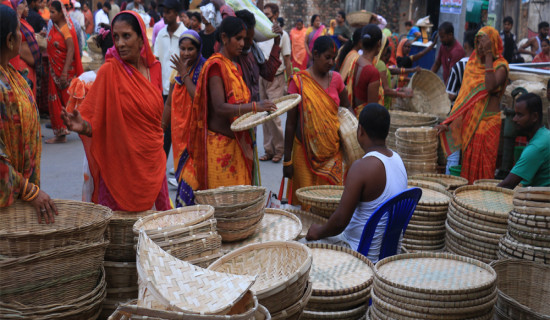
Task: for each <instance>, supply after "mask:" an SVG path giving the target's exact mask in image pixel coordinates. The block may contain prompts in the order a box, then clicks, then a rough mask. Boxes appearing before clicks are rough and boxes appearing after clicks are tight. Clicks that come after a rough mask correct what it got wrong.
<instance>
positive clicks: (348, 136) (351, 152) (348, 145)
mask: <svg viewBox="0 0 550 320" xmlns="http://www.w3.org/2000/svg"><path fill="white" fill-rule="evenodd" d="M338 120H339V121H340V127H339V128H338V134H339V135H340V147H341V148H342V151H343V155H344V161H345V162H346V163H347V164H348V166H351V164H352V163H353V162H354V161H355V160H358V159H361V158H362V157H363V155H365V151H364V150H363V148H361V146H360V145H359V141H357V126H358V125H359V122H358V121H357V117H355V115H354V114H353V113H351V111H349V110H348V109H347V108H342V107H339V108H338Z"/></svg>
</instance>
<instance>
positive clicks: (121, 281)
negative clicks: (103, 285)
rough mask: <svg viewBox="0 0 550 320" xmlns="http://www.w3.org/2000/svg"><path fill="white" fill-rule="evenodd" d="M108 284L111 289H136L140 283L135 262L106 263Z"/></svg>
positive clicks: (104, 263) (104, 264)
mask: <svg viewBox="0 0 550 320" xmlns="http://www.w3.org/2000/svg"><path fill="white" fill-rule="evenodd" d="M103 266H104V267H105V275H106V282H107V286H108V287H109V288H127V287H135V286H137V283H138V277H137V269H136V263H135V262H117V261H104V262H103Z"/></svg>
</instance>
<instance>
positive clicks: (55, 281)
mask: <svg viewBox="0 0 550 320" xmlns="http://www.w3.org/2000/svg"><path fill="white" fill-rule="evenodd" d="M106 247H107V242H103V241H102V242H96V243H80V244H75V245H71V246H65V247H61V248H54V249H50V250H46V251H42V252H39V253H35V254H31V255H28V256H24V257H19V258H8V259H3V260H0V283H2V287H1V288H0V301H2V302H4V303H11V304H17V305H20V306H35V307H37V306H42V305H50V304H55V303H59V302H60V301H70V300H74V299H77V298H78V297H81V296H83V295H85V294H88V293H89V292H91V291H92V290H93V289H94V288H95V287H96V286H97V282H98V280H99V278H100V273H101V270H102V266H103V255H104V254H105V248H106Z"/></svg>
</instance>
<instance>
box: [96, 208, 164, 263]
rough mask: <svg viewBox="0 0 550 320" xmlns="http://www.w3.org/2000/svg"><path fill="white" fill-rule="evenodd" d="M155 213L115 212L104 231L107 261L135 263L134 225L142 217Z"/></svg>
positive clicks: (150, 211)
mask: <svg viewBox="0 0 550 320" xmlns="http://www.w3.org/2000/svg"><path fill="white" fill-rule="evenodd" d="M154 212H155V211H152V210H148V211H142V212H126V211H115V212H113V217H112V218H111V221H110V222H109V225H108V226H107V229H106V230H105V238H106V239H107V240H109V246H108V247H107V250H106V251H105V260H107V261H121V262H126V261H136V249H135V245H136V244H135V240H134V238H135V235H134V231H133V228H134V224H135V223H136V222H137V221H138V220H139V219H140V218H142V217H145V216H147V215H150V214H153V213H154Z"/></svg>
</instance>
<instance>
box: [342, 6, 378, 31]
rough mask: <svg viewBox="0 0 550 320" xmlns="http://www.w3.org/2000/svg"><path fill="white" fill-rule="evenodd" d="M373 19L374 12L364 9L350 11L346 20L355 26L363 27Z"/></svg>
mask: <svg viewBox="0 0 550 320" xmlns="http://www.w3.org/2000/svg"><path fill="white" fill-rule="evenodd" d="M371 19H372V13H370V12H368V11H364V10H361V11H355V12H352V13H348V14H347V16H346V20H347V21H348V23H349V25H350V26H352V27H353V28H362V27H364V26H366V25H367V24H369V23H370V21H371Z"/></svg>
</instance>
